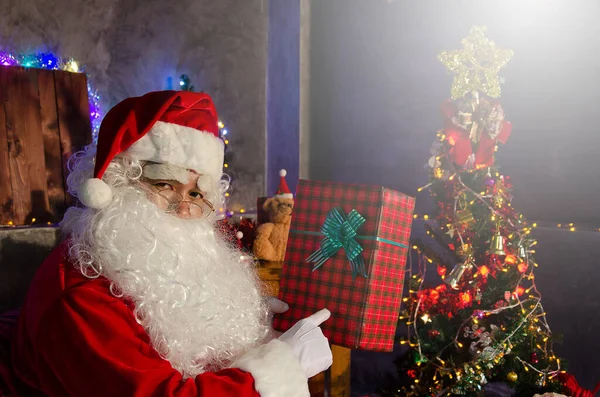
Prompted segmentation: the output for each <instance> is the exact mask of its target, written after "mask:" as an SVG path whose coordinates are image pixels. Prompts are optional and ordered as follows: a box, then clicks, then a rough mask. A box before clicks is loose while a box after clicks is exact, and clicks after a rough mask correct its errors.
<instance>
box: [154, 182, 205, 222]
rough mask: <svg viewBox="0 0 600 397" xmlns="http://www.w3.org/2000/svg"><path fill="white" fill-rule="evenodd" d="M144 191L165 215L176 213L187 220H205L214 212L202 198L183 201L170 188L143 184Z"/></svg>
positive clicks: (180, 196)
mask: <svg viewBox="0 0 600 397" xmlns="http://www.w3.org/2000/svg"><path fill="white" fill-rule="evenodd" d="M143 186H144V190H145V191H146V192H147V193H150V194H151V195H152V197H151V200H152V201H153V202H154V204H156V206H157V207H158V208H160V209H162V210H163V211H165V212H167V213H171V212H178V213H179V214H181V215H184V216H186V217H188V218H206V217H208V216H209V215H210V214H212V213H213V212H214V211H215V207H214V206H213V205H212V203H211V202H210V201H208V200H206V199H205V198H204V197H198V198H195V199H191V200H184V199H183V196H182V195H181V194H179V193H177V192H176V191H175V190H173V189H171V188H159V187H157V186H153V185H147V184H144V185H143Z"/></svg>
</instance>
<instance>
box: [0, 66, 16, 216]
mask: <svg viewBox="0 0 600 397" xmlns="http://www.w3.org/2000/svg"><path fill="white" fill-rule="evenodd" d="M7 70H8V68H6V67H2V66H0V101H1V102H0V225H6V224H8V222H14V218H15V214H14V211H13V192H12V183H11V180H10V162H9V158H8V135H7V132H6V118H5V115H4V106H5V103H6V100H7V98H6V84H7V81H6V74H7Z"/></svg>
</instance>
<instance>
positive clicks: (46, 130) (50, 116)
mask: <svg viewBox="0 0 600 397" xmlns="http://www.w3.org/2000/svg"><path fill="white" fill-rule="evenodd" d="M38 87H39V93H40V113H41V132H42V136H43V139H44V158H45V162H46V182H47V192H48V203H49V211H50V215H51V220H50V222H58V221H59V220H60V219H61V218H62V215H63V214H64V212H65V210H66V202H65V189H64V185H63V179H64V178H63V168H62V156H61V146H60V136H59V131H58V112H57V106H56V92H55V90H54V73H53V72H52V71H50V70H39V71H38Z"/></svg>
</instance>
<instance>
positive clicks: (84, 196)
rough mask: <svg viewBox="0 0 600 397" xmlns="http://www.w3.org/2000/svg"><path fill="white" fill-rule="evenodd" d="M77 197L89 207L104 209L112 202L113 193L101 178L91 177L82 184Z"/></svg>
mask: <svg viewBox="0 0 600 397" xmlns="http://www.w3.org/2000/svg"><path fill="white" fill-rule="evenodd" d="M77 197H78V198H79V201H81V203H82V204H83V205H85V206H86V207H88V208H95V209H102V208H104V207H106V206H107V205H109V204H110V202H111V201H112V197H113V194H112V190H111V189H110V186H108V185H107V184H106V183H104V182H103V181H102V180H101V179H98V178H91V179H87V180H86V181H85V182H83V183H82V184H81V187H80V188H79V190H78V191H77Z"/></svg>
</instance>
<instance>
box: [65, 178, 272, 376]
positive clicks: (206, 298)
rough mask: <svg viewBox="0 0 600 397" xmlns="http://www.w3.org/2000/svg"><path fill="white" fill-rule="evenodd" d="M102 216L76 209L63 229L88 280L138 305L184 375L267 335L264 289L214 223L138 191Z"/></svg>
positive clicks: (214, 366)
mask: <svg viewBox="0 0 600 397" xmlns="http://www.w3.org/2000/svg"><path fill="white" fill-rule="evenodd" d="M113 192H114V199H113V202H112V204H111V205H110V206H109V207H108V208H106V209H104V210H102V211H95V210H90V209H81V208H70V209H69V211H68V212H67V214H66V215H65V219H64V220H63V223H62V227H63V229H64V231H65V232H66V233H68V234H70V235H71V241H72V245H71V250H70V255H71V257H72V259H73V261H74V263H75V264H76V266H79V267H80V269H81V271H82V273H83V274H84V275H86V277H91V278H93V277H98V276H104V277H106V278H108V279H109V280H111V281H112V286H111V292H112V293H113V294H114V295H115V296H119V297H120V296H123V297H125V298H130V299H132V300H133V302H135V305H136V308H135V312H134V314H135V316H136V319H137V320H138V322H139V323H140V324H141V325H142V326H143V327H144V329H145V330H146V332H147V333H148V335H149V337H150V340H151V343H152V346H153V347H154V349H156V351H158V353H159V354H160V355H161V356H162V357H163V358H165V359H166V360H169V361H170V362H171V364H172V366H173V367H174V368H175V369H177V370H178V371H180V372H181V373H182V374H183V375H184V377H186V378H188V377H194V376H196V375H197V374H199V373H202V372H205V371H214V370H219V369H222V368H225V367H227V366H228V365H229V364H231V363H232V362H233V361H234V360H235V359H237V358H238V357H240V356H241V355H242V354H243V353H245V352H246V351H247V350H248V349H249V348H251V347H253V346H256V345H257V344H260V343H261V342H263V341H264V340H265V338H267V337H268V333H269V329H270V327H269V326H268V321H267V313H268V312H267V309H266V305H265V303H264V302H263V299H262V297H261V292H260V283H259V281H258V279H257V276H256V274H255V272H254V269H253V268H252V267H251V265H250V264H248V263H244V262H242V261H241V260H240V255H241V253H240V252H239V251H237V250H236V249H234V248H232V247H231V246H230V245H228V244H227V243H226V242H225V241H224V240H223V238H222V237H221V236H220V235H218V234H217V233H216V232H215V229H214V224H213V223H212V221H208V220H204V219H196V220H186V219H179V218H177V217H175V216H172V215H169V214H166V213H164V212H162V211H161V210H159V209H158V208H157V207H156V206H155V205H153V204H152V203H151V202H150V201H148V199H147V198H146V197H145V195H144V194H143V193H140V192H139V191H137V190H136V189H134V188H132V187H130V186H128V187H119V188H113Z"/></svg>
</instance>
